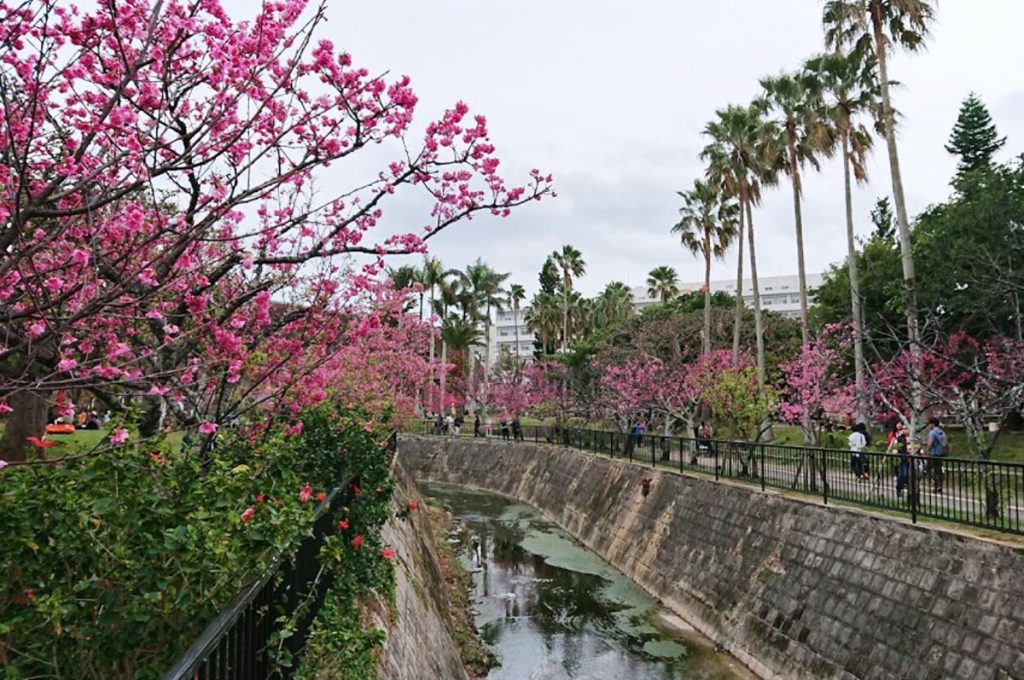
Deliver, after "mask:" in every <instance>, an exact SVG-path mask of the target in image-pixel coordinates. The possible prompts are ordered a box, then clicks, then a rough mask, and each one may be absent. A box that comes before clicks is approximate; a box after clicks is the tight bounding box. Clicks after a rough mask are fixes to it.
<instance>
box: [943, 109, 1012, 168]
mask: <svg viewBox="0 0 1024 680" xmlns="http://www.w3.org/2000/svg"><path fill="white" fill-rule="evenodd" d="M1004 144H1006V137H1000V136H999V133H998V132H997V130H996V125H995V123H993V122H992V116H990V115H989V113H988V109H987V108H986V107H985V104H984V102H982V101H981V99H980V98H979V97H978V95H976V94H974V93H973V92H972V93H971V94H970V95H968V97H967V99H965V100H964V103H963V104H962V105H961V106H960V116H959V117H958V118H957V121H956V125H955V126H954V127H953V134H952V135H951V136H950V138H949V144H947V145H946V151H948V152H949V153H951V154H953V155H954V156H958V157H959V158H960V162H959V164H958V165H957V178H962V177H963V176H964V175H966V174H968V173H970V172H973V171H974V170H978V169H979V168H983V167H987V166H989V165H991V164H992V156H994V155H995V153H996V151H999V149H1001V148H1002V147H1003V145H1004Z"/></svg>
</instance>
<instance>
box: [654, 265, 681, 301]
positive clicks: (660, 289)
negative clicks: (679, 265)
mask: <svg viewBox="0 0 1024 680" xmlns="http://www.w3.org/2000/svg"><path fill="white" fill-rule="evenodd" d="M647 294H648V295H649V296H650V297H652V298H656V299H658V300H661V303H662V304H665V303H667V302H668V301H669V300H671V299H672V298H674V297H675V296H676V295H678V294H679V275H678V274H677V273H676V270H675V269H673V268H672V267H669V266H667V265H661V266H659V267H655V268H654V269H652V270H651V272H650V273H649V274H648V275H647Z"/></svg>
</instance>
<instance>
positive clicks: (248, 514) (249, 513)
mask: <svg viewBox="0 0 1024 680" xmlns="http://www.w3.org/2000/svg"><path fill="white" fill-rule="evenodd" d="M255 516H256V508H254V507H253V506H251V505H250V506H249V507H248V508H246V509H245V512H243V513H242V521H243V522H245V523H246V524H248V523H249V522H251V521H252V518H253V517H255Z"/></svg>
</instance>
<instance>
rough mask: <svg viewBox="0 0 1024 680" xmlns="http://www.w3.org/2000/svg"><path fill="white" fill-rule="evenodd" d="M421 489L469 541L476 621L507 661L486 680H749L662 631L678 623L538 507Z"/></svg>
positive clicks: (694, 637) (693, 640) (690, 640)
mask: <svg viewBox="0 0 1024 680" xmlns="http://www.w3.org/2000/svg"><path fill="white" fill-rule="evenodd" d="M424 491H425V493H426V494H427V495H429V496H432V497H434V498H436V499H437V500H439V501H440V502H442V503H444V504H445V505H447V506H448V507H449V508H450V509H451V511H452V512H453V513H454V515H455V517H456V518H457V519H458V520H459V521H460V522H462V523H464V524H465V525H466V527H467V529H468V530H469V533H470V534H471V536H472V537H473V538H471V539H469V543H470V544H469V545H467V546H465V547H466V551H465V556H464V560H465V564H466V566H467V567H468V568H470V569H471V570H473V571H474V574H473V578H474V583H475V593H474V594H473V595H474V599H473V605H474V614H475V616H476V623H477V627H478V629H479V630H480V632H481V635H482V636H483V638H484V640H485V641H486V642H487V643H488V644H489V645H490V646H491V648H492V650H493V651H494V653H495V654H496V655H497V656H498V657H499V658H500V659H501V666H500V667H498V668H495V669H493V670H492V671H491V673H490V674H489V675H488V676H487V677H488V679H489V680H568V679H570V678H571V679H572V680H598V679H608V680H618V679H619V678H625V679H628V680H681V679H683V678H696V679H701V680H719V679H721V680H724V679H726V678H750V677H751V676H750V675H749V673H747V672H746V671H745V670H744V669H742V667H741V666H740V665H739V664H738V662H736V661H735V660H734V659H732V658H731V657H729V656H728V655H725V654H722V653H718V652H716V651H714V649H713V648H712V647H711V645H710V643H709V642H708V641H707V640H706V639H704V638H702V637H701V636H699V635H698V634H697V633H694V632H684V631H680V630H679V628H678V627H675V628H673V627H672V626H671V624H668V623H666V622H665V620H666V619H673V618H674V617H671V615H670V614H669V613H668V612H666V611H664V610H663V608H662V607H661V606H660V605H659V604H658V603H657V601H655V600H654V599H653V598H651V597H650V596H648V595H647V594H646V593H645V592H644V591H643V590H641V589H640V588H639V587H638V586H637V585H635V584H634V583H633V582H631V581H630V580H628V579H627V578H626V577H625V576H623V575H622V574H621V573H620V572H618V571H616V570H615V568H614V567H612V566H611V565H609V564H608V563H607V562H605V561H604V560H603V559H601V558H600V557H599V556H597V555H596V554H595V553H593V552H591V551H589V550H587V549H586V548H584V547H583V546H582V545H580V544H579V543H578V542H577V541H575V540H574V539H573V538H572V537H571V536H569V535H568V534H566V533H565V532H564V531H562V530H561V529H559V528H558V527H557V526H556V525H555V524H553V523H551V522H549V521H547V520H545V519H544V518H543V517H542V516H541V514H540V513H539V512H538V511H536V510H535V509H533V508H532V507H530V506H528V505H523V504H521V503H517V502H515V501H511V500H508V499H506V498H503V497H501V496H498V495H495V494H490V493H485V492H479V491H474V490H470V489H465V488H462V487H455V486H448V485H440V484H429V485H425V489H424ZM453 540H454V539H453ZM477 546H478V547H479V551H477ZM477 552H478V554H479V559H478V558H476V557H474V555H476V554H477ZM679 623H681V622H679ZM670 628H671V630H670Z"/></svg>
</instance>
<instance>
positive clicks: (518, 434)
mask: <svg viewBox="0 0 1024 680" xmlns="http://www.w3.org/2000/svg"><path fill="white" fill-rule="evenodd" d="M522 440H523V426H522V424H521V423H520V422H519V415H518V414H516V416H515V417H514V418H512V441H514V442H520V441H522Z"/></svg>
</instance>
